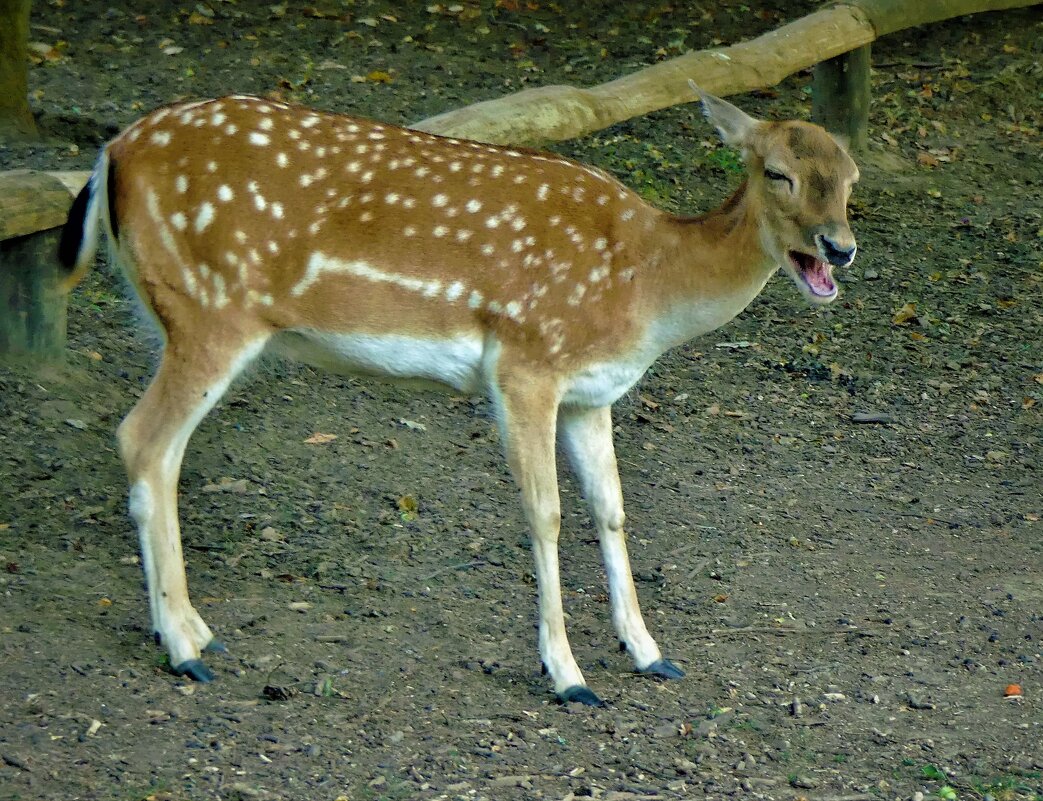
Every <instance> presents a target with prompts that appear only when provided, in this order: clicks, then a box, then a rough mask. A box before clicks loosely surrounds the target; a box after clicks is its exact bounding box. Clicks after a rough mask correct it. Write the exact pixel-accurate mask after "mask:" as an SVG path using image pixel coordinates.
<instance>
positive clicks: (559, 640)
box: [494, 373, 602, 706]
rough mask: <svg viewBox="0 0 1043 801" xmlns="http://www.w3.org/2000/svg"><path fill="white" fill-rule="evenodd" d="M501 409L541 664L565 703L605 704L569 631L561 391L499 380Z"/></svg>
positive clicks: (518, 379)
mask: <svg viewBox="0 0 1043 801" xmlns="http://www.w3.org/2000/svg"><path fill="white" fill-rule="evenodd" d="M498 390H499V391H498V392H495V393H494V397H495V400H496V401H497V402H498V405H499V415H500V422H501V426H502V429H503V433H504V444H505V446H506V450H507V461H508V463H509V464H510V468H511V472H512V474H513V475H514V479H515V481H516V482H517V484H518V487H519V488H520V489H521V496H522V505H523V507H524V509H525V517H526V519H527V520H528V522H529V527H530V529H531V531H532V553H533V558H534V559H535V563H536V585H537V588H538V590H539V614H540V622H539V645H540V658H541V659H542V660H543V666H544V668H545V670H546V671H547V673H549V674H550V677H551V680H552V681H553V682H554V691H555V692H556V693H557V695H558V698H559V699H561V701H563V702H570V701H576V702H579V703H583V704H587V705H590V706H601V705H602V701H601V699H600V698H598V697H597V695H595V694H594V693H593V692H592V691H591V690H590V689H589V688H588V687H587V683H586V681H585V680H584V679H583V673H582V672H581V671H580V669H579V665H578V664H576V659H575V657H574V656H573V655H572V649H571V648H570V647H569V640H568V636H567V635H566V633H565V614H564V610H563V608H562V603H561V576H560V573H559V570H558V532H559V529H560V527H561V506H560V500H559V498H558V476H557V467H556V464H555V458H554V441H555V427H556V418H557V406H558V388H557V386H556V385H555V384H554V382H552V381H543V380H540V377H538V376H520V375H518V374H517V373H513V374H512V375H511V377H510V379H508V380H504V379H501V380H500V381H499V387H498Z"/></svg>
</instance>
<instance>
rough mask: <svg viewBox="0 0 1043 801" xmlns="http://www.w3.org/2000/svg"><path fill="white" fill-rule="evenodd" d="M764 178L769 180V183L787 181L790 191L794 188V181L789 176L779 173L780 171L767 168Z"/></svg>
mask: <svg viewBox="0 0 1043 801" xmlns="http://www.w3.org/2000/svg"><path fill="white" fill-rule="evenodd" d="M764 177H765V178H767V179H768V180H769V181H785V182H786V183H787V184H789V188H790V189H792V188H793V179H792V178H790V177H789V176H788V175H785V174H783V173H781V172H779V171H778V170H770V169H767V168H765V170H764Z"/></svg>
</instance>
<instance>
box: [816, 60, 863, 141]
mask: <svg viewBox="0 0 1043 801" xmlns="http://www.w3.org/2000/svg"><path fill="white" fill-rule="evenodd" d="M869 62H870V45H863V46H862V47H859V48H858V49H857V50H852V51H851V52H850V53H844V54H843V55H840V56H837V57H836V58H831V59H829V60H827V61H821V62H819V63H818V64H816V65H815V72H814V76H815V77H814V81H813V83H812V87H811V119H812V120H814V121H815V122H817V123H818V124H819V125H821V126H822V127H823V128H825V129H826V130H828V131H832V132H833V133H836V134H840V135H841V136H843V137H844V138H846V139H847V140H848V143H849V146H850V149H851V150H852V151H854V152H856V153H857V152H859V151H862V150H864V149H865V147H866V142H867V138H868V131H869V99H870V96H871V88H870V84H869Z"/></svg>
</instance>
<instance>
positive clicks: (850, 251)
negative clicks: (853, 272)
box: [815, 234, 858, 267]
mask: <svg viewBox="0 0 1043 801" xmlns="http://www.w3.org/2000/svg"><path fill="white" fill-rule="evenodd" d="M815 239H816V240H817V244H818V249H819V253H821V254H822V258H824V259H825V260H826V261H828V262H829V263H830V264H832V265H833V266H834V267H847V266H848V265H849V264H850V263H851V262H853V261H854V260H855V251H856V250H858V246H857V245H855V243H854V242H852V243H851V244H850V245H842V244H838V243H837V242H835V241H834V240H832V239H830V238H829V237H828V236H826V235H825V234H819V235H818V236H816V237H815Z"/></svg>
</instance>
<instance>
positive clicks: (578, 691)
mask: <svg viewBox="0 0 1043 801" xmlns="http://www.w3.org/2000/svg"><path fill="white" fill-rule="evenodd" d="M558 700H559V701H560V702H561V703H563V704H583V705H584V706H605V702H604V701H602V700H601V699H600V698H598V697H597V695H595V694H594V691H593V690H591V689H590V688H589V687H584V686H582V685H579V684H577V685H576V686H575V687H569V688H568V689H567V690H565V691H564V692H561V693H558Z"/></svg>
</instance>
